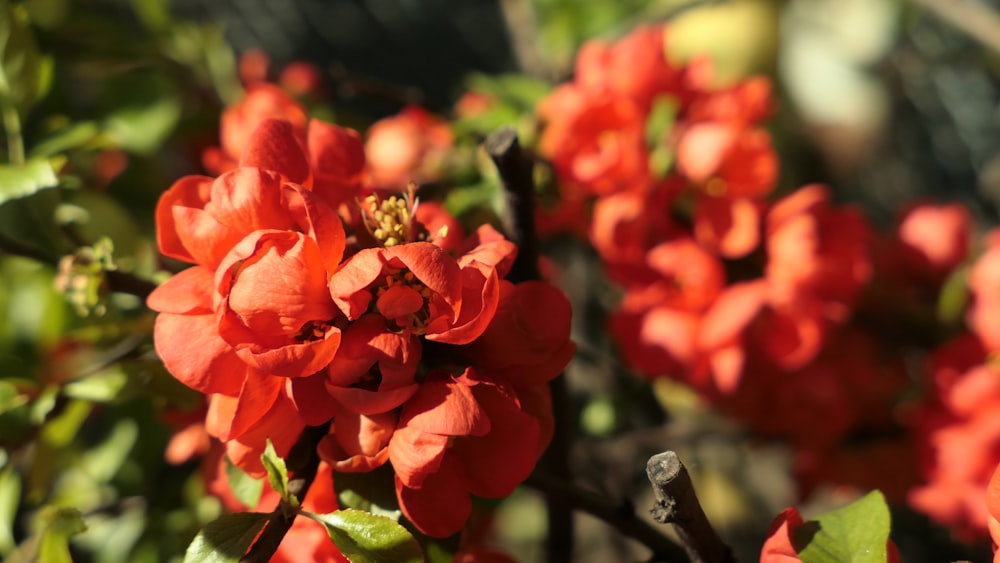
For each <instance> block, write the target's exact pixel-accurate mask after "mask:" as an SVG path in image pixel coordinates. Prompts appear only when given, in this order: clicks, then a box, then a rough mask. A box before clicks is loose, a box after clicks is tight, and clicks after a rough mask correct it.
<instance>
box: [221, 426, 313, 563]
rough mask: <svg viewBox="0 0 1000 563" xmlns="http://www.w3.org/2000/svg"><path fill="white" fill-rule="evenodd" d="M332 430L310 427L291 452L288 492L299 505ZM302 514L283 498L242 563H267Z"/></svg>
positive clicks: (307, 490) (309, 484) (288, 459)
mask: <svg viewBox="0 0 1000 563" xmlns="http://www.w3.org/2000/svg"><path fill="white" fill-rule="evenodd" d="M328 429H329V426H328V425H323V426H309V427H307V428H306V429H305V430H304V431H303V432H302V435H301V436H299V440H298V441H297V442H295V445H294V446H292V450H291V451H290V452H288V458H287V459H286V460H285V465H286V466H287V467H288V471H289V472H290V473H291V478H290V479H289V480H288V492H290V493H291V494H293V495H295V498H297V499H299V502H300V503H301V501H302V500H303V499H304V498H305V496H306V493H308V492H309V487H310V486H312V482H313V479H315V478H316V470H317V469H318V468H319V455H317V454H316V445H317V444H319V441H320V440H321V439H323V436H325V435H326V433H327V431H328ZM297 515H298V513H297V511H296V509H295V507H292V506H289V505H288V503H286V502H285V501H284V500H283V499H282V501H281V503H280V504H279V505H278V507H277V508H275V509H274V512H272V513H271V516H270V517H269V518H268V519H267V523H266V524H264V531H262V532H261V533H260V536H258V537H257V541H256V542H254V544H253V547H251V548H250V551H249V552H247V554H246V555H244V556H243V559H240V563H267V562H268V561H270V560H271V557H272V556H273V555H274V553H275V552H276V551H277V550H278V546H279V545H281V540H283V539H285V534H287V533H288V530H290V529H291V528H292V524H293V523H294V522H295V517H296V516H297Z"/></svg>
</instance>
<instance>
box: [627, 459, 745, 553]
mask: <svg viewBox="0 0 1000 563" xmlns="http://www.w3.org/2000/svg"><path fill="white" fill-rule="evenodd" d="M646 475H647V476H648V477H649V482H650V483H652V484H653V494H654V495H655V496H656V505H655V506H654V507H653V510H652V513H653V518H655V519H656V521H657V522H660V523H661V524H668V523H669V524H673V525H674V526H675V527H676V529H677V535H678V536H680V538H681V541H682V542H684V547H685V548H686V549H687V552H688V555H689V556H690V557H691V561H692V562H693V563H736V558H735V556H734V555H733V550H732V549H730V547H729V546H728V545H726V544H725V543H723V542H722V539H720V538H719V535H718V534H716V533H715V529H714V528H712V524H711V523H710V522H709V521H708V518H707V517H706V516H705V512H704V511H703V510H702V508H701V503H699V502H698V496H697V495H696V494H695V492H694V485H692V484H691V477H690V476H689V475H688V472H687V468H685V467H684V464H683V463H681V460H680V459H679V458H678V457H677V454H676V453H674V452H671V451H666V452H663V453H660V454H656V455H654V456H653V457H651V458H649V462H648V463H646Z"/></svg>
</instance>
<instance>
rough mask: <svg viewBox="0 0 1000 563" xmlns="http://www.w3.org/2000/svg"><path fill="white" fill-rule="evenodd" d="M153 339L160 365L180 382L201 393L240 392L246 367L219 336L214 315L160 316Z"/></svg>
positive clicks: (165, 314) (227, 393)
mask: <svg viewBox="0 0 1000 563" xmlns="http://www.w3.org/2000/svg"><path fill="white" fill-rule="evenodd" d="M153 339H154V341H155V344H156V353H157V354H159V355H160V359H162V360H163V365H164V366H166V368H167V371H169V372H170V374H171V375H173V376H174V377H176V378H177V379H178V380H179V381H180V382H181V383H183V384H185V385H187V386H188V387H190V388H192V389H195V390H196V391H201V392H202V393H221V394H224V395H232V396H235V395H237V394H238V393H239V392H240V387H242V385H243V378H244V377H245V375H246V370H247V366H246V364H244V363H243V362H241V361H240V360H239V358H238V357H237V356H236V353H235V352H234V351H233V349H232V347H231V346H229V344H227V343H226V342H225V341H224V340H222V338H220V337H219V333H218V320H217V318H216V316H215V315H211V314H210V315H174V314H171V313H160V315H159V316H158V317H156V325H155V326H154V328H153Z"/></svg>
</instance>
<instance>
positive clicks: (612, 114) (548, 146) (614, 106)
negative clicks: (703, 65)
mask: <svg viewBox="0 0 1000 563" xmlns="http://www.w3.org/2000/svg"><path fill="white" fill-rule="evenodd" d="M538 112H539V114H540V115H541V117H542V118H543V119H545V120H546V121H547V123H548V124H547V126H546V128H545V132H544V133H542V138H541V140H540V142H539V145H540V148H541V151H542V153H543V154H544V155H545V156H547V157H548V158H550V159H551V160H552V164H553V165H554V166H555V169H556V173H557V174H558V175H559V177H560V178H561V179H562V180H563V181H565V182H568V183H570V184H572V185H575V186H579V187H580V188H581V189H583V190H586V191H587V192H589V193H591V194H595V195H608V194H612V193H617V192H622V191H627V190H630V189H635V188H639V187H641V186H643V185H645V184H646V183H647V182H648V181H649V178H650V175H649V165H648V161H649V155H648V152H647V150H646V146H645V126H646V125H645V121H644V119H645V116H644V115H643V114H642V113H641V110H640V109H639V108H638V107H637V106H636V105H635V103H634V102H632V101H631V100H628V99H625V98H616V97H611V96H602V97H592V96H590V95H589V94H587V93H582V92H580V91H577V90H574V89H573V87H572V86H569V85H567V86H562V87H560V88H559V89H557V90H556V91H555V92H553V93H552V94H551V95H550V96H549V97H548V98H546V99H545V100H543V101H542V102H541V103H540V104H539V106H538Z"/></svg>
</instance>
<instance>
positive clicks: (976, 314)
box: [967, 245, 1000, 350]
mask: <svg viewBox="0 0 1000 563" xmlns="http://www.w3.org/2000/svg"><path fill="white" fill-rule="evenodd" d="M967 279H968V284H969V289H970V290H971V291H972V296H973V302H972V305H971V306H970V307H969V309H968V312H967V322H968V323H969V328H971V329H972V331H973V332H975V333H976V336H978V337H979V338H980V340H982V341H983V344H984V345H986V347H987V348H989V349H990V350H1000V291H998V290H997V288H1000V246H998V245H992V246H991V247H990V248H988V249H987V250H986V252H984V253H983V254H982V256H980V257H979V259H978V260H976V263H975V265H974V266H973V267H972V270H970V271H969V276H968V278H967Z"/></svg>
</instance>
